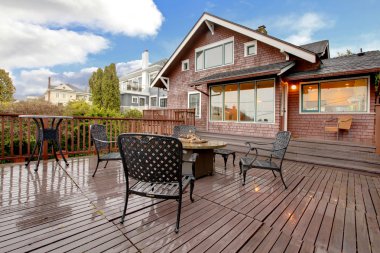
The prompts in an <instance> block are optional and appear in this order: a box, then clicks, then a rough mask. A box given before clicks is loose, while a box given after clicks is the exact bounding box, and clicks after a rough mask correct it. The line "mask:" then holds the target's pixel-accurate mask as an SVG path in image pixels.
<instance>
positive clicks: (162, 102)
mask: <svg viewBox="0 0 380 253" xmlns="http://www.w3.org/2000/svg"><path fill="white" fill-rule="evenodd" d="M167 104H168V99H167V98H160V107H167Z"/></svg>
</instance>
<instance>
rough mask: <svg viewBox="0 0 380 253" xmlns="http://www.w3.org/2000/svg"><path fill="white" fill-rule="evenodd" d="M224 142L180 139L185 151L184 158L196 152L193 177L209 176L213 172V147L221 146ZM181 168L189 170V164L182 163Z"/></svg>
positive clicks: (223, 145)
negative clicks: (195, 141) (197, 155)
mask: <svg viewBox="0 0 380 253" xmlns="http://www.w3.org/2000/svg"><path fill="white" fill-rule="evenodd" d="M225 146H226V143H225V142H223V141H214V140H209V141H207V142H204V143H191V142H186V141H182V147H183V149H184V150H185V151H186V152H185V154H184V155H183V156H184V157H183V158H184V160H186V159H188V158H190V156H191V155H192V154H193V153H198V154H199V157H198V159H197V161H196V164H195V178H197V179H198V178H201V177H204V176H211V175H212V174H213V173H214V149H217V148H223V147H225ZM183 170H184V171H185V172H186V171H191V168H190V165H188V164H184V166H183Z"/></svg>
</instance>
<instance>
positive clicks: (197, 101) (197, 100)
mask: <svg viewBox="0 0 380 253" xmlns="http://www.w3.org/2000/svg"><path fill="white" fill-rule="evenodd" d="M188 108H195V117H197V118H200V117H201V93H200V92H190V93H189V94H188Z"/></svg>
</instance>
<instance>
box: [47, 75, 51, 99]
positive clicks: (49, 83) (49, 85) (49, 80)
mask: <svg viewBox="0 0 380 253" xmlns="http://www.w3.org/2000/svg"><path fill="white" fill-rule="evenodd" d="M50 88H51V77H50V76H49V77H48V94H47V95H48V99H47V101H48V102H50Z"/></svg>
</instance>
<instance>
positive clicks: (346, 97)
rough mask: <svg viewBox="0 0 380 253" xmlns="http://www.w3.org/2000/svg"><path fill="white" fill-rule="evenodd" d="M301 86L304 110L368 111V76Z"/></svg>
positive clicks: (302, 108) (302, 109)
mask: <svg viewBox="0 0 380 253" xmlns="http://www.w3.org/2000/svg"><path fill="white" fill-rule="evenodd" d="M301 87H302V88H301V92H302V93H301V100H302V103H301V111H302V112H315V113H347V112H367V111H368V78H358V79H347V80H337V81H326V82H317V83H312V84H301Z"/></svg>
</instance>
